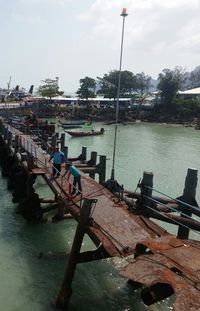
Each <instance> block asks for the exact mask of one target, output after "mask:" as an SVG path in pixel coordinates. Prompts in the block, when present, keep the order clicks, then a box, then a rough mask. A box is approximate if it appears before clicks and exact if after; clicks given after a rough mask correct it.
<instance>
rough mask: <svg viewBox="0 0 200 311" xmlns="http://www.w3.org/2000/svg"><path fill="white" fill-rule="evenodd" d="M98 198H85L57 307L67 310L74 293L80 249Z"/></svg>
mask: <svg viewBox="0 0 200 311" xmlns="http://www.w3.org/2000/svg"><path fill="white" fill-rule="evenodd" d="M95 202H96V200H90V199H85V200H84V202H83V206H82V208H81V212H80V219H79V222H78V225H77V229H76V233H75V237H74V242H73V245H72V249H71V253H70V256H69V260H68V265H67V270H66V273H65V277H64V281H63V284H62V287H61V290H60V292H59V295H58V297H57V301H56V307H57V308H59V309H62V310H67V307H68V304H69V300H70V297H71V294H72V289H71V284H72V280H73V277H74V273H75V269H76V265H77V262H78V258H79V254H80V249H81V245H82V241H83V237H84V234H85V232H86V228H87V226H88V225H89V219H90V213H91V209H92V205H93V203H95Z"/></svg>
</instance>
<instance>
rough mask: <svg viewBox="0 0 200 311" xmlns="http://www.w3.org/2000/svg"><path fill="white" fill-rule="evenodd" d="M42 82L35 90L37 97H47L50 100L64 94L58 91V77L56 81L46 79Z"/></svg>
mask: <svg viewBox="0 0 200 311" xmlns="http://www.w3.org/2000/svg"><path fill="white" fill-rule="evenodd" d="M42 82H43V84H42V85H40V86H39V88H38V90H37V94H38V95H41V96H44V97H49V98H50V99H51V98H52V97H54V96H57V95H63V93H64V92H60V91H59V86H58V77H56V79H49V78H47V79H45V80H43V81H42Z"/></svg>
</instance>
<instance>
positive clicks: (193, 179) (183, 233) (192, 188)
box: [177, 168, 198, 239]
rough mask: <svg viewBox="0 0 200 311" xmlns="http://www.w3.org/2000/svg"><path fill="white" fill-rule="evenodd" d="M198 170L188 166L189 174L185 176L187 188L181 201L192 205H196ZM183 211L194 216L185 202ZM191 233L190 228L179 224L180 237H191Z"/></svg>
mask: <svg viewBox="0 0 200 311" xmlns="http://www.w3.org/2000/svg"><path fill="white" fill-rule="evenodd" d="M197 175H198V170H197V169H195V168H188V171H187V176H186V178H185V188H184V191H183V195H182V197H181V198H179V199H181V201H183V202H184V203H187V204H190V205H196V204H195V202H196V199H195V197H196V187H197V181H198V177H197ZM182 211H183V212H184V214H186V215H187V216H190V217H191V216H192V210H191V209H190V208H189V207H187V206H185V205H184V204H183V205H182ZM181 216H182V217H184V218H185V217H186V216H185V215H181ZM189 233H190V230H189V229H188V228H185V227H183V226H181V225H179V228H178V233H177V237H178V238H179V239H188V238H189Z"/></svg>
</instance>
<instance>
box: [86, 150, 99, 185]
mask: <svg viewBox="0 0 200 311" xmlns="http://www.w3.org/2000/svg"><path fill="white" fill-rule="evenodd" d="M96 163H97V152H96V151H92V152H91V158H90V160H89V161H88V163H87V164H88V165H91V166H95V165H96ZM89 176H90V177H91V178H93V179H95V172H90V173H89Z"/></svg>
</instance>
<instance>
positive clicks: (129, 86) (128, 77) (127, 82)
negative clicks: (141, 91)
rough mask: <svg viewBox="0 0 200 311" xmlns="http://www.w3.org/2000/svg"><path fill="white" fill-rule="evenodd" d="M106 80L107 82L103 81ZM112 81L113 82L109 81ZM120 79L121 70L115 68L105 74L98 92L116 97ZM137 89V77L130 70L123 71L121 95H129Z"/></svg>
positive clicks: (105, 95)
mask: <svg viewBox="0 0 200 311" xmlns="http://www.w3.org/2000/svg"><path fill="white" fill-rule="evenodd" d="M103 80H105V82H104V81H103ZM106 81H108V82H110V83H111V84H110V85H109V83H107V82H106ZM118 81H119V71H118V70H113V71H111V72H109V74H104V76H103V79H102V80H101V82H100V89H99V91H98V94H102V95H104V97H108V98H116V96H117V87H118ZM135 89H136V78H135V76H134V74H133V73H132V72H130V71H127V70H125V71H122V72H121V83H120V97H128V96H130V95H131V94H132V93H133V91H134V90H135Z"/></svg>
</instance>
